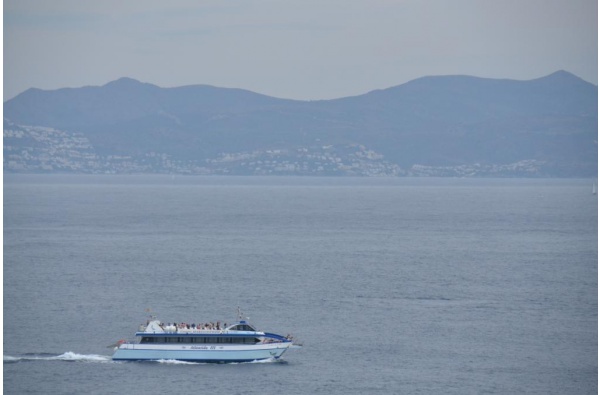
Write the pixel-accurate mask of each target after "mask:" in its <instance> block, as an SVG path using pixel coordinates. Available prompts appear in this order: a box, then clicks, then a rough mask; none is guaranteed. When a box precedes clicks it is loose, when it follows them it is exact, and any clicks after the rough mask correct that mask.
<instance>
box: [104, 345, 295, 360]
mask: <svg viewBox="0 0 600 395" xmlns="http://www.w3.org/2000/svg"><path fill="white" fill-rule="evenodd" d="M285 350H287V348H277V349H266V350H218V351H211V350H128V349H118V350H117V351H116V352H115V353H114V355H113V357H112V359H113V360H114V361H156V360H160V359H174V360H178V361H189V362H250V361H258V360H264V359H269V358H275V359H277V358H279V357H281V355H282V354H283V353H284V352H285Z"/></svg>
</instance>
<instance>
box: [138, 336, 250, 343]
mask: <svg viewBox="0 0 600 395" xmlns="http://www.w3.org/2000/svg"><path fill="white" fill-rule="evenodd" d="M259 341H260V340H259V339H257V338H255V337H142V340H141V342H140V343H196V344H211V343H230V344H231V343H233V344H240V343H243V344H254V343H258V342H259Z"/></svg>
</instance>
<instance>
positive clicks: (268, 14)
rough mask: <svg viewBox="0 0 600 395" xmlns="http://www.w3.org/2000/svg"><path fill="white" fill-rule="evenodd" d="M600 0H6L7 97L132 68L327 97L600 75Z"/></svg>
mask: <svg viewBox="0 0 600 395" xmlns="http://www.w3.org/2000/svg"><path fill="white" fill-rule="evenodd" d="M597 27H598V0H500V1H499V0H396V1H394V0H206V1H204V0H169V1H165V0H159V1H156V0H129V1H128V0H95V1H81V0H52V1H47V0H4V100H7V99H10V98H12V97H13V96H15V95H17V94H18V93H20V92H22V91H24V90H26V89H28V88H30V87H36V88H41V89H56V88H61V87H79V86H85V85H103V84H105V83H107V82H109V81H112V80H115V79H117V78H119V77H124V76H127V77H132V78H135V79H138V80H140V81H143V82H150V83H153V84H156V85H159V86H163V87H172V86H181V85H190V84H209V85H215V86H221V87H235V88H244V89H249V90H252V91H255V92H259V93H264V94H267V95H271V96H276V97H283V98H293V99H329V98H337V97H343V96H350V95H357V94H361V93H366V92H368V91H371V90H373V89H380V88H387V87H390V86H394V85H399V84H402V83H404V82H407V81H410V80H412V79H415V78H418V77H422V76H425V75H446V74H468V75H475V76H480V77H493V78H512V79H532V78H537V77H541V76H544V75H547V74H550V73H552V72H554V71H556V70H560V69H564V70H567V71H570V72H572V73H574V74H576V75H578V76H580V77H581V78H583V79H585V80H587V81H589V82H592V83H594V84H597V78H598V77H597V75H598V28H597Z"/></svg>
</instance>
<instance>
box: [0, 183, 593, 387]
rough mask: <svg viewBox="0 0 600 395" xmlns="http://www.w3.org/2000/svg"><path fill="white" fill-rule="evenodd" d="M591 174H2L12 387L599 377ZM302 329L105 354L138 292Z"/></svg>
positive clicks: (186, 311)
mask: <svg viewBox="0 0 600 395" xmlns="http://www.w3.org/2000/svg"><path fill="white" fill-rule="evenodd" d="M597 213H598V206H597V197H596V196H594V195H592V181H589V180H489V179H483V180H482V179H463V180H460V179H348V178H344V179H335V178H334V179H331V178H321V179H319V178H317V179H310V178H308V179H306V178H233V177H232V178H214V177H205V178H202V177H189V178H187V177H177V178H170V177H134V176H131V177H119V176H103V177H101V176H95V177H92V176H70V177H69V176H5V178H4V391H5V393H7V394H26V393H27V394H80V393H87V394H157V393H169V394H179V393H214V394H217V393H218V394H317V393H323V394H400V393H406V394H440V393H445V394H479V393H492V394H514V393H530V394H587V393H590V394H591V393H596V392H597V382H598V375H597V360H598V357H597V356H598V353H597V350H598V348H597V339H598V332H597V322H598V317H597V311H598V309H597V295H598V293H597V278H598V275H597V257H598V244H597V242H598V229H597V224H598V218H597ZM238 306H240V307H241V308H242V309H243V310H244V311H245V313H246V314H247V315H248V316H249V317H250V321H252V322H253V323H254V324H255V325H256V326H258V327H259V329H263V330H268V331H273V332H276V333H282V334H287V333H292V334H294V335H295V337H296V338H298V339H299V340H301V341H302V342H303V343H304V347H303V348H302V349H299V350H290V351H288V353H286V354H285V355H284V359H283V360H282V361H278V362H267V363H245V364H230V365H213V364H183V363H175V362H146V363H139V362H125V363H123V362H121V363H115V362H112V361H111V360H110V355H111V354H112V349H111V348H107V346H108V345H111V344H113V343H115V342H116V341H117V340H119V339H122V338H133V333H134V332H135V330H136V329H137V327H138V325H139V324H140V323H142V322H145V320H146V317H147V313H146V312H145V311H146V309H151V310H152V312H153V313H154V314H156V315H158V317H159V318H160V319H161V320H163V321H165V322H168V321H171V322H173V321H185V322H206V321H216V320H221V321H228V322H231V321H232V320H233V319H234V318H235V310H236V308H237V307H238Z"/></svg>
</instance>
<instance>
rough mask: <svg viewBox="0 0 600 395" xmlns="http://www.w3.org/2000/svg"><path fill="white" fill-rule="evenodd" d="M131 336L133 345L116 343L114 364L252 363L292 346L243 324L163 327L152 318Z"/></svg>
mask: <svg viewBox="0 0 600 395" xmlns="http://www.w3.org/2000/svg"><path fill="white" fill-rule="evenodd" d="M135 336H136V337H138V338H139V339H138V341H136V342H127V341H124V340H121V341H119V343H118V344H117V348H116V351H115V353H114V354H113V357H112V359H113V360H114V361H156V360H177V361H187V362H219V363H227V362H252V361H261V360H268V359H278V358H280V357H281V356H282V355H283V353H284V352H286V351H287V350H288V349H289V348H290V347H292V345H294V342H293V340H292V338H291V336H281V335H277V334H275V333H268V332H261V331H258V330H256V329H255V328H254V327H253V326H252V325H251V324H250V323H248V321H245V320H239V321H238V322H236V323H235V324H233V325H229V326H225V325H224V326H223V327H221V324H220V323H219V322H218V323H217V324H197V325H196V324H191V325H189V324H181V323H180V324H176V323H174V324H170V323H169V324H164V323H161V322H160V321H159V320H157V319H156V317H152V318H151V320H149V321H148V323H147V324H146V325H141V326H140V328H139V331H138V332H136V333H135Z"/></svg>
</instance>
